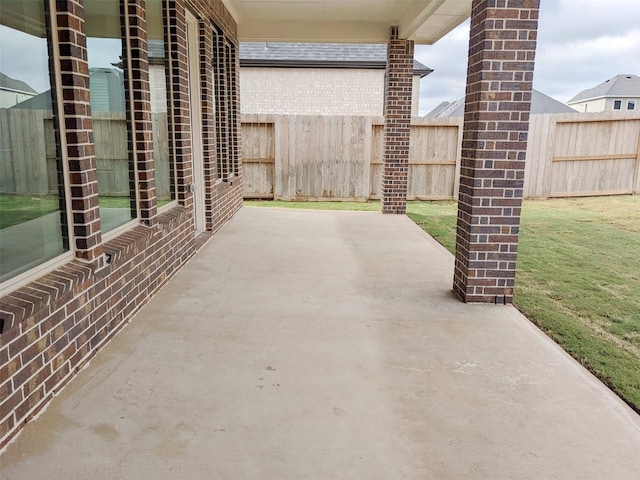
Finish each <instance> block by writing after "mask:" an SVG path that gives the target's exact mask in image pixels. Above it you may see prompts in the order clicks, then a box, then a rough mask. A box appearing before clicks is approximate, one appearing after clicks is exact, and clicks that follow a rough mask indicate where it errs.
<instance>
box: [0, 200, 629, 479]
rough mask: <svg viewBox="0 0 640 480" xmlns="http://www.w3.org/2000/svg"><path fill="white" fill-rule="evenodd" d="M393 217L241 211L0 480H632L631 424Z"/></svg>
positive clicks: (559, 355)
mask: <svg viewBox="0 0 640 480" xmlns="http://www.w3.org/2000/svg"><path fill="white" fill-rule="evenodd" d="M452 272H453V258H452V256H451V255H450V254H449V253H448V252H447V251H446V250H445V249H444V248H442V247H441V246H440V245H439V244H437V243H436V242H435V241H434V240H433V239H431V237H429V236H428V235H426V234H425V233H424V232H423V231H422V230H420V229H419V228H418V227H417V226H415V225H414V224H413V223H412V222H411V221H410V220H409V219H408V218H406V217H404V216H395V215H382V214H379V213H371V212H325V211H301V210H286V209H260V208H249V207H245V208H243V209H242V210H241V211H240V212H239V213H238V214H237V215H236V217H235V218H234V219H233V220H232V221H231V222H229V223H228V224H227V225H226V226H225V227H224V228H223V229H222V230H221V231H220V232H219V233H217V234H216V235H215V236H214V237H213V238H212V239H211V241H209V243H208V244H207V245H205V246H204V247H203V248H202V249H201V250H200V252H199V253H198V254H197V255H196V257H195V258H194V259H193V260H192V261H191V262H190V263H189V264H188V265H187V266H186V267H185V268H184V269H183V270H182V271H180V272H179V273H178V275H176V277H175V278H174V279H172V280H171V281H170V282H169V284H168V285H167V286H165V287H164V288H163V289H162V291H161V292H160V293H159V294H158V295H157V296H156V297H154V298H153V299H152V300H151V302H150V303H149V304H148V305H147V306H146V307H145V308H144V309H143V310H142V311H141V312H139V313H138V315H137V316H136V317H135V318H134V319H133V320H132V322H131V324H130V325H128V326H127V327H126V328H125V329H124V330H123V331H122V332H121V333H120V334H118V335H117V336H116V337H115V338H114V339H113V341H112V342H111V343H110V344H109V345H107V346H106V347H105V348H104V349H103V350H102V351H101V352H100V353H99V354H98V355H97V357H96V358H95V359H94V360H93V361H92V362H91V363H90V365H89V366H88V367H87V368H86V369H84V370H83V371H82V372H80V373H79V375H78V376H77V377H76V378H75V379H74V380H73V381H72V382H71V383H70V384H69V385H68V386H67V387H66V388H65V389H64V390H63V391H62V392H61V393H60V394H59V395H58V396H57V397H56V398H55V399H54V400H53V402H52V404H51V405H50V407H49V408H48V409H47V410H46V411H45V412H44V413H43V414H42V415H41V416H40V418H38V419H37V420H36V421H34V422H31V423H30V424H29V425H27V426H26V428H25V429H24V431H23V432H22V434H21V435H20V436H19V437H18V438H17V439H16V441H14V442H13V443H12V444H10V445H9V447H8V448H7V449H6V451H5V453H4V455H3V456H2V457H1V458H0V461H1V462H2V463H1V477H2V479H3V480H11V479H26V478H48V479H75V478H92V479H139V478H153V479H176V478H182V479H193V480H196V479H279V480H288V479H296V480H299V479H314V480H316V479H358V480H363V479H456V480H458V479H507V478H509V479H540V478H545V479H552V478H559V479H574V478H575V479H603V478H615V479H620V480H624V479H637V478H638V467H639V463H638V452H640V417H639V416H638V415H637V414H635V413H634V412H633V411H632V410H631V409H630V408H628V407H627V406H626V405H625V404H624V403H623V402H622V401H620V400H619V399H618V397H616V396H615V395H613V394H612V393H611V392H610V391H609V390H608V389H607V388H606V387H605V386H604V385H602V384H601V383H600V382H599V381H598V380H597V379H595V378H594V377H593V376H592V375H591V374H589V373H588V372H587V371H586V370H584V369H583V368H582V367H581V366H580V365H579V364H578V363H577V362H575V361H574V360H573V359H571V358H570V357H569V356H568V355H567V354H566V353H565V352H564V351H562V350H561V349H560V348H559V347H557V346H556V345H555V343H553V342H552V341H551V340H549V339H548V338H547V337H546V336H545V335H544V334H542V333H541V332H540V331H539V330H538V329H536V328H535V327H534V326H532V325H531V323H530V322H529V321H528V320H527V319H526V318H524V317H523V316H522V315H521V314H520V313H519V312H518V311H517V310H516V309H515V308H512V307H508V306H507V307H505V306H492V305H465V304H463V303H461V302H459V301H458V300H457V299H456V298H455V297H454V296H453V294H452V293H451V283H452Z"/></svg>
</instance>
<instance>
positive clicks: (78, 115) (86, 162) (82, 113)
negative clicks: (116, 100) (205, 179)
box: [56, 0, 104, 266]
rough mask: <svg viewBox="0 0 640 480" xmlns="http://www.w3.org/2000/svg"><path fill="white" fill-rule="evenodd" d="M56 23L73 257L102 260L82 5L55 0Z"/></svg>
mask: <svg viewBox="0 0 640 480" xmlns="http://www.w3.org/2000/svg"><path fill="white" fill-rule="evenodd" d="M56 23H57V35H58V51H59V54H60V73H61V80H62V88H61V90H62V107H63V114H62V115H60V121H61V123H62V121H64V127H65V130H64V131H65V136H64V139H62V140H63V142H62V143H63V147H66V160H67V162H68V166H69V184H70V191H71V210H72V213H73V233H74V238H75V244H76V257H77V258H79V259H80V260H85V261H88V262H97V263H98V266H101V264H102V259H103V258H104V257H103V255H102V253H103V252H102V236H101V231H100V215H99V210H98V176H97V173H96V156H95V149H94V146H93V123H92V120H91V103H90V96H89V65H88V63H87V39H86V36H85V34H84V6H83V2H82V1H80V0H60V1H58V2H56Z"/></svg>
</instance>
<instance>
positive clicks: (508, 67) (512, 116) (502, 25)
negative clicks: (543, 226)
mask: <svg viewBox="0 0 640 480" xmlns="http://www.w3.org/2000/svg"><path fill="white" fill-rule="evenodd" d="M539 3H540V2H539V0H501V1H500V2H496V1H495V0H474V1H473V7H472V12H471V35H470V40H469V65H468V70H467V92H466V104H465V114H464V131H463V139H462V165H461V169H460V192H459V198H458V231H457V239H456V263H455V273H454V282H453V289H454V291H455V293H456V294H457V295H458V296H459V297H460V298H461V299H462V300H463V301H465V302H482V303H500V304H502V303H511V302H512V301H513V286H514V279H515V273H516V257H517V248H518V232H519V228H520V227H519V226H520V207H521V204H522V189H523V183H524V182H523V181H524V162H525V155H526V149H527V132H528V129H529V110H530V106H531V86H532V81H533V66H534V57H535V48H536V34H537V28H538V8H539Z"/></svg>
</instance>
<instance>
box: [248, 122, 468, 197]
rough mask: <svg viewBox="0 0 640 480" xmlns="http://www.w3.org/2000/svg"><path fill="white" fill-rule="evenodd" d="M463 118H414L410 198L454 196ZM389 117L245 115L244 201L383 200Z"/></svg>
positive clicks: (410, 154)
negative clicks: (385, 133) (385, 121)
mask: <svg viewBox="0 0 640 480" xmlns="http://www.w3.org/2000/svg"><path fill="white" fill-rule="evenodd" d="M460 125H461V120H460V119H435V120H434V119H429V120H426V119H415V120H414V122H413V124H412V128H411V143H410V149H409V157H410V159H409V194H408V195H409V198H410V199H412V200H417V199H446V198H452V197H453V195H454V191H455V190H456V188H457V187H456V186H457V171H458V166H457V163H456V159H457V158H459V157H460V137H459V132H460V131H461V130H460ZM382 131H383V120H382V118H379V117H359V116H353V117H350V116H303V115H286V116H285V115H243V117H242V146H243V175H244V196H245V198H276V199H284V200H296V199H297V200H368V199H375V198H380V193H381V175H382V158H383V135H382Z"/></svg>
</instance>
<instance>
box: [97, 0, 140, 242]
mask: <svg viewBox="0 0 640 480" xmlns="http://www.w3.org/2000/svg"><path fill="white" fill-rule="evenodd" d="M85 15H86V17H87V22H86V33H87V57H88V63H89V88H90V95H91V116H92V120H93V140H94V143H95V153H96V166H97V175H98V195H99V197H100V225H101V229H102V232H108V231H109V230H112V229H114V228H116V227H118V226H120V225H123V224H124V223H127V222H128V221H130V220H131V219H133V218H136V216H137V204H136V191H135V185H136V182H135V171H134V165H133V162H132V161H131V157H132V152H131V150H130V148H129V135H130V130H131V129H130V127H129V122H128V120H127V105H126V103H127V102H126V94H125V76H126V75H125V73H126V72H125V70H124V69H125V67H126V66H125V65H123V61H122V59H123V58H126V56H125V55H123V48H126V42H123V41H122V39H121V29H120V2H119V0H87V1H86V2H85Z"/></svg>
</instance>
